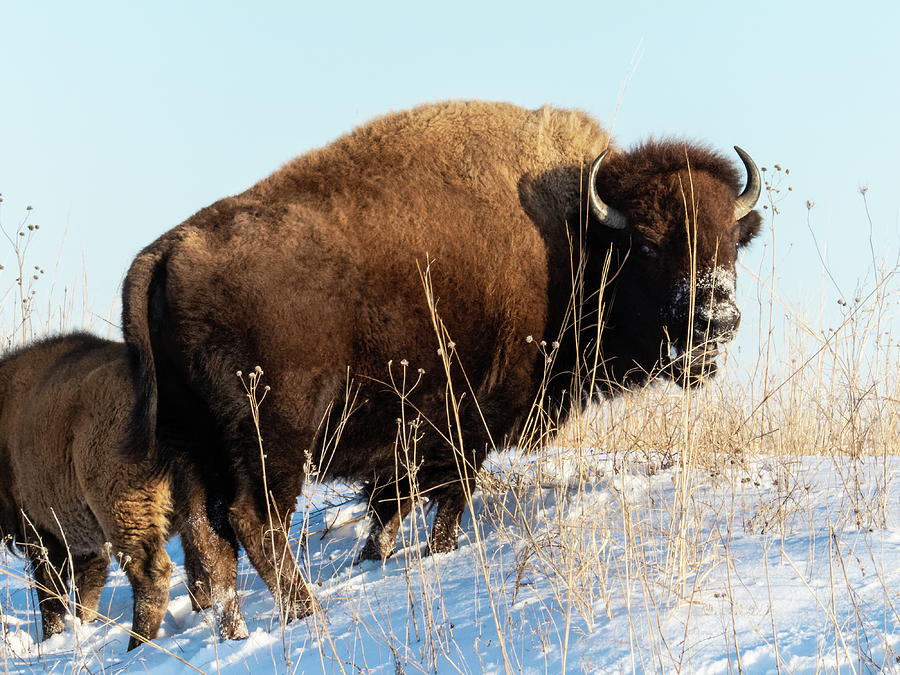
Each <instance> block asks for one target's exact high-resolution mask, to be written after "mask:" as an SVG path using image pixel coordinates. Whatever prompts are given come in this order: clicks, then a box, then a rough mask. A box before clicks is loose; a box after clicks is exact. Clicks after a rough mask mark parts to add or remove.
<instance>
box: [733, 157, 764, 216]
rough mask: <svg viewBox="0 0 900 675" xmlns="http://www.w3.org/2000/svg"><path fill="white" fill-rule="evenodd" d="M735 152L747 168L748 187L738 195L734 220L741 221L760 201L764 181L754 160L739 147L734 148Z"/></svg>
mask: <svg viewBox="0 0 900 675" xmlns="http://www.w3.org/2000/svg"><path fill="white" fill-rule="evenodd" d="M734 150H735V152H737V154H738V156H739V157H740V158H741V161H742V162H743V163H744V166H745V167H746V168H747V187H745V188H744V191H743V192H742V193H741V194H740V195H738V198H737V201H736V202H735V204H734V219H735V220H740V219H741V218H743V217H744V216H746V215H747V214H748V213H750V212H751V211H752V210H753V207H754V206H756V202H757V200H758V199H759V193H760V192H762V180H760V177H759V169H757V168H756V164H755V163H754V161H753V159H752V158H751V157H750V155H748V154H747V153H746V152H744V151H743V150H741V149H740V148H739V147H738V146H734Z"/></svg>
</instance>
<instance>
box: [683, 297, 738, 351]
mask: <svg viewBox="0 0 900 675" xmlns="http://www.w3.org/2000/svg"><path fill="white" fill-rule="evenodd" d="M696 317H697V320H696V321H695V322H694V330H695V331H697V333H699V334H702V335H703V337H705V338H706V339H708V340H712V341H715V342H729V341H730V340H732V339H733V338H734V334H735V332H736V331H737V327H738V325H739V324H740V323H741V312H740V310H739V309H738V308H737V305H735V304H734V303H732V302H720V303H717V304H716V305H714V306H712V307H703V308H699V310H698V312H697V315H696Z"/></svg>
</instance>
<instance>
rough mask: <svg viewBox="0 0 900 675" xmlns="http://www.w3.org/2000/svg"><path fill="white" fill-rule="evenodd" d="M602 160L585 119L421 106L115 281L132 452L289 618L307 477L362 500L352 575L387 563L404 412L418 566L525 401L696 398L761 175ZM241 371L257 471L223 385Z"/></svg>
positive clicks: (306, 602) (295, 598) (730, 299)
mask: <svg viewBox="0 0 900 675" xmlns="http://www.w3.org/2000/svg"><path fill="white" fill-rule="evenodd" d="M609 145H610V141H609V137H608V135H607V134H606V132H604V131H603V130H602V129H601V128H600V127H599V126H598V125H597V124H596V123H595V122H594V121H593V120H592V119H591V118H590V117H588V116H587V115H585V114H583V113H580V112H576V111H568V110H558V109H553V108H550V107H543V108H541V109H538V110H525V109H522V108H519V107H516V106H513V105H508V104H502V103H484V102H450V103H440V104H436V105H426V106H422V107H419V108H416V109H414V110H411V111H407V112H400V113H394V114H390V115H387V116H385V117H382V118H380V119H377V120H375V121H373V122H371V123H369V124H366V125H363V126H362V127H360V128H358V129H356V130H355V131H354V132H352V133H351V134H349V135H347V136H344V137H342V138H340V139H338V140H337V141H335V142H334V143H332V144H331V145H329V146H327V147H324V148H322V149H320V150H316V151H313V152H310V153H308V154H306V155H303V156H301V157H298V158H296V159H295V160H293V161H291V162H290V163H288V164H287V165H286V166H284V167H283V168H281V169H280V170H279V171H277V172H275V173H274V174H272V175H271V176H269V177H268V178H265V179H264V180H262V181H260V182H259V183H257V184H256V185H254V186H253V187H251V188H250V189H249V190H247V191H246V192H244V193H242V194H240V195H237V196H234V197H229V198H226V199H223V200H221V201H218V202H216V203H215V204H213V205H212V206H209V207H207V208H205V209H203V210H201V211H200V212H198V213H197V214H196V215H194V216H192V217H191V218H189V219H188V220H186V221H185V222H184V223H182V224H181V225H178V226H177V227H175V228H174V229H172V230H170V231H169V232H167V233H166V234H164V235H163V236H161V237H160V238H159V239H157V240H156V241H155V242H154V243H153V244H151V245H150V246H148V247H147V248H146V249H144V250H143V251H142V252H141V253H140V254H139V255H138V257H137V258H136V259H135V261H134V263H133V264H132V266H131V269H130V270H129V272H128V276H127V278H126V281H125V288H124V309H123V328H124V333H125V340H126V342H127V344H128V347H129V350H130V358H131V363H132V368H133V375H134V385H135V390H136V393H137V401H136V405H135V408H134V413H133V418H132V426H131V440H130V444H129V445H128V446H127V447H126V451H129V450H130V451H131V452H132V453H133V454H138V455H139V454H140V453H141V451H142V450H143V449H144V448H146V447H147V445H148V439H150V440H152V439H153V438H156V439H157V440H158V443H159V452H160V455H161V456H177V455H189V456H190V457H191V458H192V461H193V462H195V463H196V466H197V467H199V470H200V472H201V473H202V474H203V475H204V476H205V477H206V482H207V488H208V490H209V491H210V492H211V495H212V498H211V500H210V505H211V508H212V509H213V513H212V516H211V520H212V522H213V523H214V524H215V525H216V527H217V528H218V529H217V531H218V533H219V534H220V535H221V537H222V538H223V540H224V541H226V542H228V543H229V544H230V545H231V546H236V544H237V541H240V542H241V543H242V544H243V545H244V546H245V548H246V550H247V553H248V555H249V557H250V559H251V561H252V563H253V564H254V566H255V567H256V568H257V570H258V571H259V572H260V574H261V576H262V577H263V579H264V580H265V581H266V582H267V584H268V585H269V587H270V589H272V591H273V593H274V594H275V595H276V598H280V600H281V605H282V609H283V610H284V611H285V613H286V614H287V616H288V618H291V617H293V616H297V615H299V614H302V613H304V612H307V611H310V610H311V608H312V606H313V601H312V598H311V596H310V595H309V593H308V591H307V589H306V587H305V585H304V584H303V582H302V580H299V577H298V575H297V574H296V570H295V568H294V566H293V564H287V565H285V564H279V561H282V560H286V559H287V560H289V559H290V558H289V555H290V551H289V548H288V545H287V538H286V534H285V531H286V527H287V523H289V521H290V517H291V514H292V512H293V509H294V504H295V501H296V498H297V495H298V494H299V493H300V491H301V488H302V486H303V481H304V478H305V471H304V466H305V465H306V466H308V465H309V463H308V461H311V463H312V464H313V465H315V466H316V467H317V468H318V470H319V471H320V472H322V473H324V474H325V475H328V476H335V477H338V476H340V477H347V478H353V479H358V480H362V481H364V482H365V483H366V484H367V485H368V491H369V493H370V495H371V501H370V511H371V515H372V531H371V534H370V537H369V540H368V542H367V543H366V545H365V547H364V549H363V551H362V554H361V557H362V558H377V557H384V556H387V555H389V554H390V553H391V552H392V550H393V547H394V540H395V536H396V532H397V528H398V526H399V523H400V521H401V520H402V518H403V516H404V515H405V514H406V512H407V511H408V509H409V507H410V499H409V481H408V480H407V476H406V470H405V469H404V468H403V466H402V464H403V461H402V459H398V451H397V439H398V438H399V437H401V436H405V435H406V434H407V433H408V429H407V430H404V429H399V430H398V419H404V420H408V419H410V417H411V416H412V417H417V418H418V419H419V420H420V421H421V422H422V423H420V424H419V425H418V426H417V427H416V440H415V447H414V448H413V449H414V451H415V462H416V467H417V471H416V474H417V475H416V478H417V481H418V485H419V487H420V489H421V490H423V491H424V493H425V494H427V495H428V496H429V497H430V498H432V499H433V500H435V501H436V502H437V510H436V515H435V522H434V525H433V529H432V534H431V537H430V549H431V551H432V552H442V551H448V550H451V549H453V548H455V546H456V537H457V535H456V529H457V525H458V523H459V519H460V517H461V514H462V512H463V510H464V508H465V504H466V501H467V494H469V493H470V491H471V489H472V487H473V484H474V474H475V471H476V470H477V469H478V467H479V466H480V465H481V463H482V461H483V460H484V458H485V456H486V454H487V451H488V449H489V448H491V447H495V446H501V445H503V444H504V443H506V442H507V440H508V439H510V438H512V437H513V436H514V435H515V434H516V431H517V430H518V429H520V428H521V424H522V422H523V420H524V419H525V418H526V416H528V415H529V413H530V412H532V411H533V410H534V405H533V404H534V403H535V401H536V398H542V399H543V400H544V401H545V403H546V405H545V408H544V409H545V410H556V411H559V414H560V415H561V416H562V417H564V416H565V415H566V413H567V411H568V409H569V406H570V400H571V399H572V396H573V395H574V397H575V399H576V400H578V399H580V398H581V397H582V396H583V395H584V394H592V393H594V392H598V391H599V392H605V393H607V394H612V393H615V392H616V391H618V390H620V389H622V388H623V387H630V386H634V385H638V384H641V383H643V382H645V381H647V380H648V379H649V378H651V377H653V376H654V375H656V374H664V375H666V376H669V377H673V378H675V379H677V380H678V381H679V382H680V383H683V384H684V383H694V382H697V381H699V380H700V379H701V378H702V377H703V375H704V374H706V373H709V372H711V371H713V370H714V368H715V365H714V359H715V355H716V345H717V344H719V343H722V342H726V341H728V340H729V339H731V337H732V335H733V333H734V330H735V328H736V327H737V324H738V321H739V316H740V315H739V313H738V310H737V307H736V305H735V300H734V290H735V259H736V256H737V250H738V249H739V248H740V247H741V246H743V245H745V244H746V243H747V242H748V241H749V240H750V239H751V238H752V237H753V236H754V235H755V234H756V232H757V230H758V229H759V226H760V222H761V219H760V216H759V214H758V213H756V212H755V211H753V207H754V204H755V202H756V201H757V199H758V196H759V193H760V178H759V174H758V172H757V169H756V167H755V165H754V164H753V162H752V160H751V159H750V158H749V157H748V156H747V155H746V154H744V153H743V152H742V151H740V150H739V151H738V152H739V154H740V158H741V160H742V161H743V164H744V166H745V168H746V172H747V176H748V177H747V183H746V187H743V181H742V180H741V174H740V172H739V171H737V170H736V169H735V167H734V166H733V165H732V163H731V162H730V161H729V160H727V159H726V158H724V157H722V156H721V155H718V154H716V153H714V152H712V151H710V150H708V149H706V148H704V147H700V146H697V145H693V144H686V143H683V142H648V143H646V144H644V145H642V146H640V147H638V148H636V149H634V150H632V151H630V152H619V151H616V150H615V149H612V150H609ZM607 153H608V154H607ZM426 289H427V291H428V292H427V293H426ZM601 314H602V316H601ZM600 324H602V326H600ZM598 326H600V327H601V328H602V330H600V329H599V328H598ZM542 345H546V346H542ZM551 345H552V346H551ZM548 360H549V362H550V363H551V366H550V368H549V370H548V369H547V364H548ZM257 364H259V365H262V366H263V367H265V368H266V373H267V375H266V377H267V382H268V383H269V384H270V385H271V393H270V395H269V397H268V398H267V399H266V401H265V402H264V404H263V405H262V406H261V409H260V411H259V426H260V428H261V432H262V438H263V441H264V442H263V449H264V451H265V458H266V459H265V464H263V461H262V455H261V449H260V446H259V445H258V439H257V434H256V428H255V426H254V421H253V415H252V414H251V407H250V406H249V405H248V400H247V396H246V393H245V391H244V389H243V387H242V386H241V383H240V381H239V380H238V378H236V377H235V371H237V370H239V369H242V368H247V367H248V366H249V367H252V366H254V365H257ZM585 368H588V369H589V371H590V372H587V373H586V372H585ZM404 411H405V412H406V413H408V414H406V415H404V414H403V412H404ZM448 421H449V423H448ZM264 471H265V473H264ZM264 484H266V485H267V489H268V492H269V495H268V496H269V497H270V499H271V502H270V503H269V504H268V505H267V500H266V497H267V495H266V494H265V492H264V489H263V485H264ZM269 507H271V509H270V510H269ZM272 514H275V515H274V519H275V520H274V522H273V523H271V524H272V525H275V527H274V528H272V527H271V526H270V520H269V519H270V517H272ZM273 530H274V534H273V536H272V538H270V537H269V536H268V534H267V533H268V532H273Z"/></svg>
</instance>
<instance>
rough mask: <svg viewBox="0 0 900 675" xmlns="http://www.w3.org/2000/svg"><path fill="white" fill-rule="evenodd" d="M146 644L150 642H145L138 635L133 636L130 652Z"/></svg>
mask: <svg viewBox="0 0 900 675" xmlns="http://www.w3.org/2000/svg"><path fill="white" fill-rule="evenodd" d="M145 642H148V640H145V639H144V638H142V637H140V636H137V635H132V636H131V639H130V640H129V641H128V651H131V650H132V649H135V648H136V647H139V646H141V645H142V644H144V643H145Z"/></svg>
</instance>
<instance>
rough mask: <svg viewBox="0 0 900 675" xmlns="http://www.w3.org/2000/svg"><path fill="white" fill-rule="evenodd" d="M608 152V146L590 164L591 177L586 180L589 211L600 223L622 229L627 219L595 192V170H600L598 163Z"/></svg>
mask: <svg viewBox="0 0 900 675" xmlns="http://www.w3.org/2000/svg"><path fill="white" fill-rule="evenodd" d="M608 153H609V148H607V149H606V150H604V151H603V152H601V153H600V154H599V155H597V159H595V160H594V162H593V164H591V177H590V180H589V181H588V198H589V199H590V202H591V212H592V213H593V214H594V216H595V217H596V218H597V220H599V221H600V222H601V223H603V224H604V225H606V226H607V227H611V228H612V229H614V230H624V229H625V227H626V226H627V225H628V220H627V219H626V218H625V215H624V214H623V213H622V212H621V211H617V210H616V209H614V208H613V207H611V206H609V205H608V204H605V203H604V202H603V200H602V199H600V195H598V194H597V171H599V170H600V163H601V162H602V161H603V158H604V157H606V155H607V154H608Z"/></svg>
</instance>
